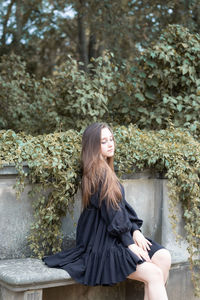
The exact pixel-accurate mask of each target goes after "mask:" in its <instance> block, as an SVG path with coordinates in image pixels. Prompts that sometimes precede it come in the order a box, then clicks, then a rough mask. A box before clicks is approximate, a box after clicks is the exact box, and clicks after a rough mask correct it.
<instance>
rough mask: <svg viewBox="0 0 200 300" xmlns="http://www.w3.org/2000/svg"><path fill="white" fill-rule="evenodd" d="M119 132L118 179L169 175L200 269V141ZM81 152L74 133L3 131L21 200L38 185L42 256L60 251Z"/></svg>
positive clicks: (168, 133) (175, 134)
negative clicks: (29, 187)
mask: <svg viewBox="0 0 200 300" xmlns="http://www.w3.org/2000/svg"><path fill="white" fill-rule="evenodd" d="M114 134H115V139H116V144H117V147H116V154H115V163H116V167H117V168H116V169H117V172H118V176H119V177H122V175H124V174H127V173H132V172H135V171H138V170H144V169H147V168H148V169H153V170H156V171H158V172H162V173H164V174H165V177H166V178H167V179H168V187H169V196H170V207H171V209H170V215H171V220H172V224H173V227H174V228H175V226H176V221H177V215H176V207H177V204H178V203H181V205H182V208H183V218H184V220H185V230H186V233H187V234H186V239H187V241H188V251H189V255H190V258H189V260H190V263H191V267H192V268H194V267H197V268H200V261H199V260H198V259H196V258H197V257H198V255H199V251H200V196H199V195H200V186H199V182H200V143H199V142H198V141H197V140H195V139H194V138H193V137H192V136H191V135H190V133H189V132H187V131H185V130H183V129H174V128H173V127H169V128H168V129H166V130H160V131H145V130H139V129H138V128H136V127H135V126H133V125H129V126H127V127H125V126H116V127H115V128H114ZM80 150H81V132H77V131H74V130H68V131H66V132H60V133H53V134H48V135H40V136H37V137H33V136H30V135H25V134H23V133H18V134H16V133H15V132H14V131H12V130H8V131H0V166H1V167H3V166H4V165H5V164H14V165H15V166H16V169H17V170H18V172H19V176H18V179H17V182H16V191H17V195H18V197H19V196H20V193H21V191H22V190H23V187H24V185H25V182H26V178H27V179H28V180H29V182H31V183H33V190H32V192H31V196H32V197H34V198H33V199H34V200H33V206H34V211H35V213H34V217H35V221H34V223H33V225H32V228H31V232H30V235H29V238H28V239H29V244H30V247H31V249H32V251H33V254H34V255H35V256H37V257H40V258H41V257H42V256H43V255H44V254H47V253H50V252H51V251H52V252H56V251H59V250H60V249H61V243H62V234H61V219H62V217H63V216H64V215H65V214H66V211H68V210H69V209H70V208H71V206H72V204H73V197H74V195H75V194H76V192H77V189H78V186H79V183H80V179H81V173H80ZM24 163H26V165H28V167H29V172H28V173H26V172H25V170H24V168H23V166H24ZM36 196H37V197H36ZM192 274H193V281H194V284H195V290H196V294H197V295H200V288H199V286H200V285H199V283H200V278H199V277H198V272H197V273H195V272H193V273H192Z"/></svg>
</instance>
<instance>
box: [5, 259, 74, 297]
mask: <svg viewBox="0 0 200 300" xmlns="http://www.w3.org/2000/svg"><path fill="white" fill-rule="evenodd" d="M74 283H75V281H74V280H72V278H71V277H70V276H69V274H68V273H67V272H66V271H64V270H61V269H54V268H48V267H47V266H46V265H45V264H44V263H43V262H42V261H41V260H39V259H33V258H25V259H8V260H0V286H1V292H0V293H1V294H0V300H42V291H43V289H45V288H50V287H57V286H65V285H70V284H74Z"/></svg>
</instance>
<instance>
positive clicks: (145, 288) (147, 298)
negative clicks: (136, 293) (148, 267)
mask: <svg viewBox="0 0 200 300" xmlns="http://www.w3.org/2000/svg"><path fill="white" fill-rule="evenodd" d="M144 300H149V295H148V287H147V284H144Z"/></svg>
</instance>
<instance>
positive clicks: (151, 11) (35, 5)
mask: <svg viewBox="0 0 200 300" xmlns="http://www.w3.org/2000/svg"><path fill="white" fill-rule="evenodd" d="M0 17H1V24H0V30H1V31H0V55H3V54H8V53H10V52H14V53H16V54H20V55H21V56H23V59H24V60H25V61H26V62H27V66H28V70H29V72H30V73H35V74H36V75H37V76H38V77H42V76H50V75H52V73H53V71H54V69H55V68H56V66H60V65H61V64H62V63H63V62H65V61H66V57H67V55H68V54H71V55H72V56H73V57H74V58H75V59H77V60H79V61H82V62H83V63H84V64H83V66H82V68H83V69H84V70H87V64H88V62H90V59H91V57H94V58H96V57H98V56H101V55H102V53H103V51H104V50H105V49H106V50H109V51H111V52H113V53H114V54H115V58H116V60H117V61H118V62H121V61H123V60H124V59H126V60H128V61H132V60H133V59H134V58H135V57H136V56H137V55H138V54H139V53H140V51H141V49H145V48H148V46H149V45H150V43H151V42H152V41H154V40H156V39H157V37H158V36H159V35H160V33H161V30H162V29H163V28H165V27H166V25H168V24H180V25H184V26H185V27H188V28H189V29H190V31H191V32H194V33H195V32H199V30H200V6H199V0H181V1H178V0H168V1H165V0H159V1H158V0H153V1H151V2H150V1H147V0H144V1H141V0H122V1H118V0H101V1H100V0H68V1H66V0H65V1H64V0H31V1H22V0H7V1H3V2H1V3H0Z"/></svg>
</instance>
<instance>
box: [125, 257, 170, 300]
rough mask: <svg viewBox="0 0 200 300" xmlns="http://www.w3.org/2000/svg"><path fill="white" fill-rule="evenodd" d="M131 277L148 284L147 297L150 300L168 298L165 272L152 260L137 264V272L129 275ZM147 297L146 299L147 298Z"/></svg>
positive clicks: (164, 299) (165, 299)
mask: <svg viewBox="0 0 200 300" xmlns="http://www.w3.org/2000/svg"><path fill="white" fill-rule="evenodd" d="M128 278H129V279H135V280H138V281H142V282H144V283H145V285H146V291H145V297H147V298H146V299H148V300H158V299H159V300H167V299H168V298H167V293H166V289H165V285H164V279H163V273H162V271H161V269H160V268H159V267H157V266H156V265H155V264H153V263H150V262H144V263H142V264H140V265H137V269H136V271H135V272H133V273H132V274H130V275H129V276H128ZM146 299H145V300H146Z"/></svg>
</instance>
